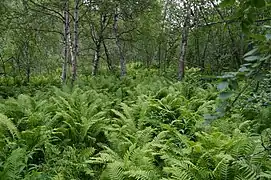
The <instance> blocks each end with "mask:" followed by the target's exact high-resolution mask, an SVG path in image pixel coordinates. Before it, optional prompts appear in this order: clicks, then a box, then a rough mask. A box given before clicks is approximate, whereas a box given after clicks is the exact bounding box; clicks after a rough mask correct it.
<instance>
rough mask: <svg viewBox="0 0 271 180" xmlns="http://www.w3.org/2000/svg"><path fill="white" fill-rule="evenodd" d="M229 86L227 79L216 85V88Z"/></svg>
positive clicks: (220, 88) (222, 88)
mask: <svg viewBox="0 0 271 180" xmlns="http://www.w3.org/2000/svg"><path fill="white" fill-rule="evenodd" d="M228 86H229V83H228V82H227V81H223V82H221V83H219V84H218V85H217V89H218V90H224V89H226V88H227V87H228Z"/></svg>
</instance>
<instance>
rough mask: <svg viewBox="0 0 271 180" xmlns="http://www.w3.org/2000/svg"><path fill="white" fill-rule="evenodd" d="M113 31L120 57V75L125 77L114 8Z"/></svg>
mask: <svg viewBox="0 0 271 180" xmlns="http://www.w3.org/2000/svg"><path fill="white" fill-rule="evenodd" d="M113 30H114V35H115V39H116V45H117V48H118V51H119V55H120V75H121V76H125V75H126V73H127V72H126V62H125V58H124V54H123V52H122V48H121V44H120V39H119V35H118V9H117V8H116V12H115V14H114V24H113Z"/></svg>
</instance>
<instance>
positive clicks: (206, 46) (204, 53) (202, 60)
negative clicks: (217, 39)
mask: <svg viewBox="0 0 271 180" xmlns="http://www.w3.org/2000/svg"><path fill="white" fill-rule="evenodd" d="M210 35H211V30H209V32H208V36H207V41H206V43H205V47H204V49H203V54H202V57H201V58H200V59H201V60H200V64H199V65H200V68H201V71H202V72H204V70H205V56H206V51H207V48H208V44H209V40H210Z"/></svg>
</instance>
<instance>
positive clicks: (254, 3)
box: [252, 0, 266, 8]
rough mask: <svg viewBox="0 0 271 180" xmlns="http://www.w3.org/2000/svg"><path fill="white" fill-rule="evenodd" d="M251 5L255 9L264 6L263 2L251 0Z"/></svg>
mask: <svg viewBox="0 0 271 180" xmlns="http://www.w3.org/2000/svg"><path fill="white" fill-rule="evenodd" d="M252 5H254V6H255V7H256V8H262V7H264V6H265V5H266V2H265V0H252Z"/></svg>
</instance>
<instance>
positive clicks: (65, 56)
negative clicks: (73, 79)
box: [61, 0, 69, 84]
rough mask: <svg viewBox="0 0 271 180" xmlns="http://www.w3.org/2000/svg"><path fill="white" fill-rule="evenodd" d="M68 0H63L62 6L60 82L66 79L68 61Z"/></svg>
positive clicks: (63, 82) (64, 81)
mask: <svg viewBox="0 0 271 180" xmlns="http://www.w3.org/2000/svg"><path fill="white" fill-rule="evenodd" d="M68 11H69V1H68V0H67V1H66V2H65V7H64V34H63V46H64V47H63V63H62V74H61V79H62V84H65V83H66V80H67V63H68V58H69V55H68V48H69V45H68V34H69V12H68Z"/></svg>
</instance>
